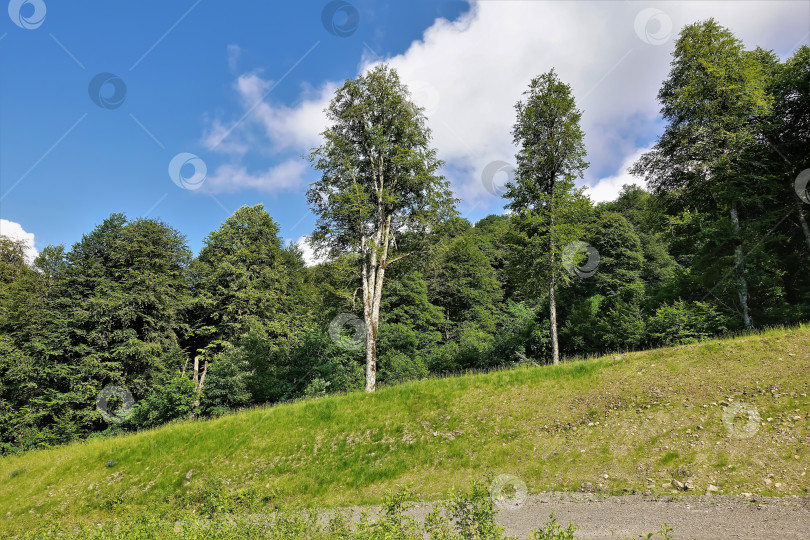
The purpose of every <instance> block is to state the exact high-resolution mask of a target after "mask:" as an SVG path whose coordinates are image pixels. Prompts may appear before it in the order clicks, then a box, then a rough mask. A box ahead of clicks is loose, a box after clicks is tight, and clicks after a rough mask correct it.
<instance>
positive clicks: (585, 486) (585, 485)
mask: <svg viewBox="0 0 810 540" xmlns="http://www.w3.org/2000/svg"><path fill="white" fill-rule="evenodd" d="M579 490H580V491H583V492H586V493H592V492H593V484H591V483H590V482H582V484H580V485H579Z"/></svg>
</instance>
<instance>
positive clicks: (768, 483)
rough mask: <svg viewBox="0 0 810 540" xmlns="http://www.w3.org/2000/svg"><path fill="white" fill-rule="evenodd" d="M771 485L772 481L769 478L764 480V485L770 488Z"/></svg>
mask: <svg viewBox="0 0 810 540" xmlns="http://www.w3.org/2000/svg"><path fill="white" fill-rule="evenodd" d="M771 484H773V480H771V479H770V478H766V479H765V485H766V486H770V485H771Z"/></svg>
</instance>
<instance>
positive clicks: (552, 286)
mask: <svg viewBox="0 0 810 540" xmlns="http://www.w3.org/2000/svg"><path fill="white" fill-rule="evenodd" d="M555 185H556V182H555V181H554V180H552V182H551V204H550V208H549V210H550V216H549V229H548V233H549V242H548V244H549V246H548V247H549V252H550V253H551V278H550V279H549V286H548V310H549V320H550V322H551V361H552V362H553V363H554V365H557V364H559V363H560V344H559V341H558V339H557V296H556V292H557V291H556V287H557V279H556V277H557V257H556V253H555V251H554V248H555V247H556V243H555V242H554V210H555V201H554V188H555Z"/></svg>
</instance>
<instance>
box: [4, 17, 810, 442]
mask: <svg viewBox="0 0 810 540" xmlns="http://www.w3.org/2000/svg"><path fill="white" fill-rule="evenodd" d="M574 94H575V93H574V90H573V89H572V88H571V87H570V86H568V85H567V84H566V82H565V81H563V80H560V78H559V76H558V75H557V73H556V72H555V71H554V70H551V71H549V72H547V73H542V74H538V75H537V77H536V78H534V79H533V80H532V81H531V82H529V83H528V85H527V87H526V89H525V92H524V93H523V97H522V98H521V100H520V101H519V102H518V103H516V106H515V118H514V129H513V131H512V133H504V134H503V137H504V138H510V137H511V138H512V139H513V140H514V143H515V146H516V148H517V155H516V156H515V158H514V163H515V169H514V178H513V179H511V180H510V181H509V182H508V183H507V184H506V186H504V189H503V190H501V192H500V193H499V195H501V196H502V197H503V205H504V208H505V211H504V213H503V214H502V215H490V216H488V217H486V218H484V219H482V220H480V221H478V222H477V223H470V222H469V221H468V220H467V219H465V218H464V217H462V216H460V215H459V213H458V212H457V210H456V208H455V199H454V198H453V194H452V192H451V191H450V188H449V182H448V181H447V180H446V179H445V178H443V177H442V176H441V173H440V171H441V164H442V163H441V160H440V156H441V148H434V147H433V146H432V143H431V132H430V126H429V123H428V120H427V118H426V117H425V115H424V114H423V112H422V111H421V110H420V109H419V108H418V107H416V106H414V105H413V104H412V103H411V101H410V100H409V93H408V89H407V87H406V86H405V85H404V84H403V83H402V82H401V81H400V80H399V77H398V76H397V73H396V71H395V70H393V69H391V68H389V67H387V66H385V65H383V66H381V67H377V68H375V69H373V70H371V71H369V72H367V73H365V74H363V75H361V76H359V77H357V78H356V79H352V80H347V81H346V82H345V83H344V85H343V86H341V87H340V88H338V89H337V91H336V92H335V95H334V98H333V100H332V102H331V104H330V107H329V109H328V111H327V114H328V118H329V120H330V127H329V128H328V129H327V131H325V132H324V134H323V135H324V136H323V144H322V145H321V146H319V147H318V148H314V149H313V150H312V152H311V154H310V156H309V159H310V162H311V165H312V167H313V168H314V169H315V170H316V171H318V174H319V177H320V179H319V180H318V181H316V182H314V183H312V184H311V186H310V189H309V192H308V194H307V199H308V201H309V204H310V207H311V209H312V212H313V213H314V214H315V216H316V217H317V220H318V221H317V224H316V228H315V230H314V231H313V232H312V234H311V241H312V245H313V247H314V248H316V253H317V254H318V255H319V257H320V259H319V260H321V261H322V262H320V263H319V264H316V265H311V266H308V265H307V264H305V262H304V258H303V253H302V251H301V249H300V248H299V247H298V246H297V245H295V244H289V245H285V244H284V242H283V241H282V238H281V237H280V234H279V227H278V225H277V223H276V222H275V221H274V219H273V217H272V216H271V215H270V213H269V212H268V210H267V208H265V207H264V206H263V205H261V204H258V205H255V206H244V207H242V208H240V209H238V210H237V211H236V212H235V213H234V214H233V215H231V216H230V217H229V218H227V219H226V220H225V221H224V222H223V223H222V225H221V226H220V227H219V228H218V229H217V230H214V231H212V232H210V234H209V235H208V236H207V238H206V239H205V241H204V246H203V248H202V249H201V250H200V251H199V253H197V254H196V255H195V254H194V253H192V251H191V250H190V248H189V247H188V245H187V242H186V238H185V237H184V235H183V233H182V231H178V230H176V229H175V228H173V227H172V226H171V225H170V224H167V223H164V222H163V221H161V220H160V219H153V218H138V219H130V218H128V217H127V216H125V215H123V214H120V213H113V214H111V215H110V216H109V217H108V218H107V219H106V220H104V221H103V222H102V223H100V224H98V225H97V226H96V227H95V229H93V230H92V231H89V232H87V233H86V234H85V235H84V236H83V237H82V238H81V240H80V241H78V242H77V243H76V244H74V245H73V246H72V247H69V248H66V247H64V246H62V245H57V246H48V247H47V248H45V249H43V250H42V251H41V253H40V254H39V256H38V257H37V258H36V260H33V261H28V260H26V257H25V246H24V244H23V243H22V242H19V241H15V240H12V239H10V238H6V237H0V454H11V453H17V452H22V451H26V450H30V449H35V448H41V447H47V446H52V445H57V444H64V443H67V442H70V441H74V440H79V439H84V438H88V437H102V436H108V435H111V434H115V433H120V432H123V431H132V430H138V429H145V428H150V427H154V426H158V425H161V424H163V423H166V422H170V421H172V420H175V419H188V418H205V417H212V416H218V415H221V414H223V413H226V412H228V411H231V410H234V409H239V408H245V407H251V406H255V405H261V404H267V403H278V402H283V401H288V400H294V399H298V398H301V397H307V396H317V395H320V394H325V393H333V392H350V391H361V390H366V391H373V390H374V389H375V388H377V387H379V386H381V385H392V384H397V383H399V382H402V381H406V380H411V379H418V378H425V377H431V376H445V375H450V374H457V373H463V372H466V371H471V370H492V369H499V368H504V367H509V366H513V365H516V364H527V363H528V364H546V363H556V362H558V361H560V360H561V359H565V358H571V357H587V356H590V355H596V354H602V353H606V352H612V351H628V350H637V349H644V348H653V347H659V346H667V345H678V344H686V343H693V342H696V341H699V340H703V339H706V338H709V337H713V336H717V335H723V334H727V333H734V332H741V331H746V330H750V329H756V328H765V327H769V326H778V325H792V324H797V323H800V322H806V321H808V320H810V227H809V226H808V220H809V219H810V215H809V214H810V195H808V192H807V185H808V180H809V179H810V172H808V168H810V48H808V47H807V46H803V47H801V48H799V49H797V50H796V51H795V52H794V53H793V54H792V56H791V57H790V58H788V59H786V60H784V61H782V60H780V59H779V58H778V57H777V56H776V55H775V54H774V53H773V52H771V51H768V50H763V49H760V48H757V49H755V50H746V49H745V48H744V47H743V45H742V43H741V41H740V40H739V39H737V38H736V37H735V36H734V35H733V34H732V33H731V32H730V31H729V30H727V29H725V28H723V27H722V26H720V25H719V24H718V23H716V22H715V21H714V20H708V21H703V22H697V23H694V24H692V25H689V26H686V27H685V28H684V29H683V30H682V32H681V34H680V36H679V38H678V40H677V43H676V46H675V49H674V52H673V56H672V63H671V69H670V72H669V75H668V77H667V78H666V80H664V81H663V83H662V85H661V87H660V90H659V93H658V100H659V102H660V105H661V115H662V118H663V121H664V124H665V127H664V130H663V134H662V135H661V136H660V138H659V139H658V141H657V142H656V143H655V145H654V146H653V147H652V149H651V150H650V151H648V152H647V153H645V154H644V155H643V156H642V157H641V158H640V159H639V160H638V162H636V163H635V165H634V166H633V167H632V169H631V172H633V173H634V174H635V175H637V176H638V177H639V178H642V179H644V180H645V181H646V182H647V186H648V189H646V190H645V189H642V188H640V187H637V186H630V185H628V186H625V188H624V189H623V190H622V192H621V194H620V195H619V197H618V198H617V199H616V200H614V201H611V202H601V203H598V204H595V203H593V202H592V201H591V199H589V197H588V191H587V189H586V188H583V187H577V186H578V182H577V181H578V180H579V179H580V178H581V177H582V174H583V171H584V170H586V169H587V167H588V163H587V155H586V153H585V149H584V144H583V137H584V134H583V132H582V129H581V128H580V116H581V114H582V113H581V111H580V110H579V109H578V107H577V104H576V102H575V99H574Z"/></svg>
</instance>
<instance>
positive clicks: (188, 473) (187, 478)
mask: <svg viewBox="0 0 810 540" xmlns="http://www.w3.org/2000/svg"><path fill="white" fill-rule="evenodd" d="M192 474H194V469H189V471H188V472H187V473H186V480H191V475H192Z"/></svg>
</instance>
